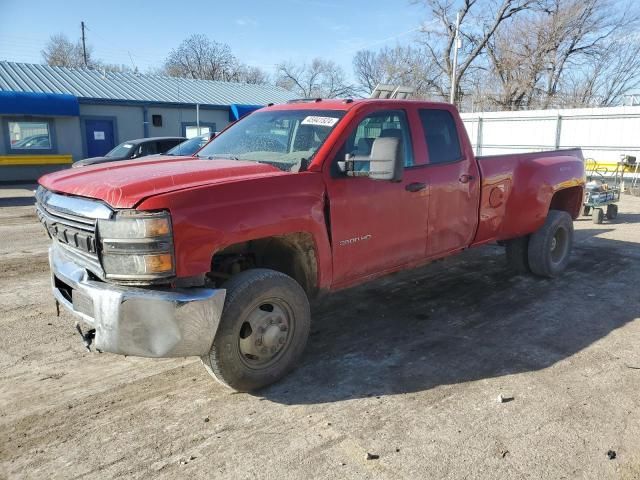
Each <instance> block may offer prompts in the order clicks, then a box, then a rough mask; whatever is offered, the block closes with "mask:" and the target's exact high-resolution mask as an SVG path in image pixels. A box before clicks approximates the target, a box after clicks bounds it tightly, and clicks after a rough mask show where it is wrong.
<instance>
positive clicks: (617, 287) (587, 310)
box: [259, 229, 640, 404]
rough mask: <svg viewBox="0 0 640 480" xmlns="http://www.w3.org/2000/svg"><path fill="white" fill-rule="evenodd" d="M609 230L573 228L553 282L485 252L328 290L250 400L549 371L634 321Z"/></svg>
mask: <svg viewBox="0 0 640 480" xmlns="http://www.w3.org/2000/svg"><path fill="white" fill-rule="evenodd" d="M608 231H611V230H606V229H599V230H595V229H594V230H580V231H577V232H576V233H577V237H576V245H575V249H574V253H573V258H572V262H571V265H570V268H569V269H568V271H567V272H565V274H564V275H563V276H562V277H560V278H558V279H553V280H548V279H540V278H536V277H532V276H518V275H514V274H512V273H510V272H509V271H508V269H507V267H506V265H505V261H504V256H503V249H502V248H500V247H494V246H491V247H485V248H481V249H477V250H470V251H467V252H465V253H464V254H463V255H460V256H458V257H454V258H450V259H446V260H444V261H441V262H438V263H435V264H432V265H431V266H427V267H424V268H422V269H419V270H416V271H413V272H404V273H401V274H398V275H395V276H394V277H391V278H386V279H381V280H379V281H376V282H373V283H371V284H368V285H365V286H361V287H358V288H354V289H352V290H349V291H345V292H342V293H338V294H336V295H334V296H333V297H331V298H330V299H329V300H327V301H326V302H325V303H324V304H322V305H321V306H318V307H316V308H314V311H313V321H314V323H313V326H312V333H311V336H310V339H309V343H308V346H307V352H306V355H305V356H304V359H303V363H302V365H301V366H300V367H299V368H298V369H297V370H296V371H295V372H293V373H292V374H291V375H289V376H288V377H287V378H285V379H284V380H283V381H282V382H280V383H278V384H276V385H274V386H271V387H268V388H266V389H264V390H262V391H261V392H259V394H260V395H261V396H264V397H265V398H267V399H269V400H272V401H275V402H279V403H284V404H315V403H325V402H334V401H339V400H345V399H351V398H362V397H369V396H379V395H394V394H402V393H410V392H416V391H424V390H427V389H431V388H433V387H436V386H440V385H451V384H457V383H462V382H468V381H474V380H480V379H485V378H493V377H499V376H503V375H510V374H515V373H522V372H528V371H535V370H540V369H544V368H546V367H549V366H551V365H554V364H555V363H557V362H559V361H561V360H563V359H566V358H568V357H570V356H572V355H574V354H575V353H576V352H579V351H580V350H582V349H584V348H586V347H588V346H589V345H591V344H592V343H594V342H595V341H597V340H599V339H601V338H603V337H605V336H606V335H608V334H609V333H610V332H611V331H613V330H615V329H617V328H620V327H621V326H623V325H625V324H626V323H628V322H630V321H632V320H633V319H634V318H635V317H636V316H638V315H640V297H639V296H638V291H637V281H638V280H639V279H640V245H639V244H636V243H631V242H622V241H615V240H608V239H603V238H599V237H596V236H595V235H600V234H602V233H605V232H608ZM612 358H613V357H612Z"/></svg>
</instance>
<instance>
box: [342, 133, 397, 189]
mask: <svg viewBox="0 0 640 480" xmlns="http://www.w3.org/2000/svg"><path fill="white" fill-rule="evenodd" d="M400 147H401V144H400V139H399V138H396V137H379V138H376V139H375V140H374V141H373V145H372V146H371V154H370V155H366V156H365V155H350V154H346V155H345V159H344V162H338V167H339V168H340V170H341V171H342V172H344V173H346V174H347V175H348V176H350V177H369V178H371V179H372V180H391V181H395V182H399V181H400V180H402V171H403V156H402V154H401V153H402V151H401V148H400ZM367 164H368V167H369V168H365V169H360V167H362V166H365V167H366V166H367Z"/></svg>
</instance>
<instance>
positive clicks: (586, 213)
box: [582, 205, 591, 217]
mask: <svg viewBox="0 0 640 480" xmlns="http://www.w3.org/2000/svg"><path fill="white" fill-rule="evenodd" d="M590 213H591V207H589V206H587V205H585V206H584V208H583V209H582V215H584V216H585V217H588V216H589V214H590Z"/></svg>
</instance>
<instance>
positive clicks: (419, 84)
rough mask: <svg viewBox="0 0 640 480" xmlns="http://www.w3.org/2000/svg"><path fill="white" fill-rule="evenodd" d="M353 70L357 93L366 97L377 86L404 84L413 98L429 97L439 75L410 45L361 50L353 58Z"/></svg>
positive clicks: (424, 55)
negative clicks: (408, 87)
mask: <svg viewBox="0 0 640 480" xmlns="http://www.w3.org/2000/svg"><path fill="white" fill-rule="evenodd" d="M353 70H354V73H355V77H356V80H357V82H358V88H359V90H360V92H361V93H363V94H364V95H368V94H369V93H371V91H372V90H373V89H374V88H375V87H376V85H378V84H381V83H383V84H392V85H408V86H411V87H413V88H415V94H414V95H415V96H416V97H429V96H431V94H433V91H434V89H435V85H436V82H437V79H438V76H439V72H438V69H437V68H434V65H433V64H432V63H430V62H429V61H428V59H427V56H426V54H425V52H424V51H422V50H421V49H419V48H417V47H412V46H400V45H398V46H396V47H394V48H389V47H385V48H382V49H381V50H379V51H377V52H373V51H371V50H361V51H359V52H358V53H356V55H355V57H354V58H353Z"/></svg>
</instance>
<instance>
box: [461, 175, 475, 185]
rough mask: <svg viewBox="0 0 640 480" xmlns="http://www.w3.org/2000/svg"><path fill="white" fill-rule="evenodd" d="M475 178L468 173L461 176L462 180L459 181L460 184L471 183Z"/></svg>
mask: <svg viewBox="0 0 640 480" xmlns="http://www.w3.org/2000/svg"><path fill="white" fill-rule="evenodd" d="M474 178H476V177H474V176H473V175H467V174H466V173H465V174H464V175H460V178H459V179H458V181H459V182H460V183H469V182H470V181H471V180H473V179H474Z"/></svg>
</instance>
